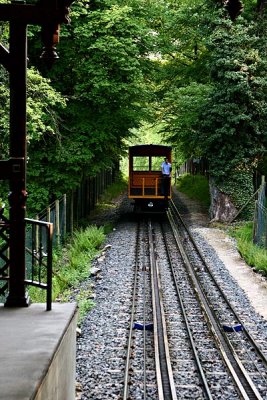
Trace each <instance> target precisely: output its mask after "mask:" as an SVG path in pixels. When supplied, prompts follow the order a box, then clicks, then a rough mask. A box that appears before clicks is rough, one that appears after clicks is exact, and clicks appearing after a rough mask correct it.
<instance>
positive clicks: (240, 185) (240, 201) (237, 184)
mask: <svg viewBox="0 0 267 400" xmlns="http://www.w3.org/2000/svg"><path fill="white" fill-rule="evenodd" d="M218 188H219V189H220V190H221V191H222V192H224V193H227V194H228V195H229V196H230V198H231V201H232V202H233V204H234V205H235V206H236V208H237V209H238V210H240V209H241V208H242V207H243V206H244V205H245V204H246V203H247V202H248V201H249V200H250V199H251V198H252V195H253V192H254V188H253V175H252V172H251V171H250V170H241V169H239V170H237V171H236V172H235V173H232V174H231V175H230V176H228V177H226V178H225V179H223V180H220V181H219V183H218ZM253 208H254V206H253V202H252V201H251V202H250V203H249V204H248V206H247V208H246V210H245V212H244V213H243V214H242V218H248V219H250V218H251V215H252V213H253Z"/></svg>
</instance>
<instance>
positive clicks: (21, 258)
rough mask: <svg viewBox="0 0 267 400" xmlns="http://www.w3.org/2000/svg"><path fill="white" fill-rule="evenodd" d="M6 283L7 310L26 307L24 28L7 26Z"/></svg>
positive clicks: (25, 28) (13, 25)
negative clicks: (8, 64) (8, 28)
mask: <svg viewBox="0 0 267 400" xmlns="http://www.w3.org/2000/svg"><path fill="white" fill-rule="evenodd" d="M9 50H10V158H11V177H10V194H9V204H10V208H9V211H10V214H9V216H10V271H9V276H10V281H9V294H8V297H7V300H6V303H5V306H7V307H22V306H25V307H27V306H28V305H29V299H28V297H27V295H26V292H25V283H24V280H25V271H26V266H25V244H26V243H25V242H26V232H25V220H24V219H25V211H26V197H27V193H26V172H25V160H26V85H27V79H26V74H27V73H26V70H27V25H26V24H25V23H22V22H19V21H16V22H13V21H11V22H10V48H9Z"/></svg>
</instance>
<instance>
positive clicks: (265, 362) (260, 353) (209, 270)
mask: <svg viewBox="0 0 267 400" xmlns="http://www.w3.org/2000/svg"><path fill="white" fill-rule="evenodd" d="M170 204H171V208H170V212H171V211H172V210H173V211H174V214H175V216H176V217H177V218H179V222H180V223H181V224H182V225H183V227H184V229H185V231H186V233H187V235H188V237H189V238H190V241H191V243H192V244H193V246H194V249H195V250H196V252H197V254H198V256H199V257H200V259H201V261H202V263H203V265H204V267H205V268H206V270H207V271H208V273H209V275H210V277H211V278H212V280H213V282H214V284H215V285H216V288H217V289H218V291H219V292H220V295H221V296H222V298H223V300H224V301H225V303H226V304H227V306H228V307H229V309H230V310H231V312H232V314H233V316H234V318H235V320H236V321H237V322H238V323H240V324H241V325H242V331H243V333H244V334H245V335H246V336H247V338H248V340H250V342H251V344H252V345H253V346H254V349H255V351H256V352H257V354H258V356H259V357H260V358H261V361H262V362H263V363H264V365H265V367H266V368H267V358H266V356H265V355H264V353H263V352H262V351H261V349H260V348H259V347H258V345H257V343H256V342H255V340H254V338H253V337H252V335H251V334H250V333H249V331H248V329H247V328H246V326H245V324H244V323H243V322H242V321H241V320H240V317H239V316H238V315H237V313H236V312H235V310H234V309H233V306H232V304H231V303H230V302H229V300H228V298H227V297H226V296H225V294H224V292H223V291H222V289H221V287H220V285H219V284H218V282H217V280H216V278H215V276H214V274H213V272H212V271H211V269H210V267H209V266H208V264H207V262H206V260H205V258H204V257H203V255H202V253H201V251H200V250H199V248H198V246H197V244H196V242H195V240H194V238H193V236H192V235H191V233H190V231H189V229H188V227H187V226H186V224H185V222H184V221H183V219H182V216H181V215H180V213H179V211H178V209H177V207H176V206H175V204H174V202H173V200H171V203H170Z"/></svg>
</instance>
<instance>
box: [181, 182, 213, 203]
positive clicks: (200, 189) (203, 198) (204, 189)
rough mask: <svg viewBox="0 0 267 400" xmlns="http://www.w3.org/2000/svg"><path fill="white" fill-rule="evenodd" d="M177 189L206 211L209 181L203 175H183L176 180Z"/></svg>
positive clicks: (208, 200) (208, 201)
mask: <svg viewBox="0 0 267 400" xmlns="http://www.w3.org/2000/svg"><path fill="white" fill-rule="evenodd" d="M177 189H178V190H179V191H180V192H182V193H184V194H186V195H187V196H188V197H189V198H191V199H195V200H197V201H199V203H200V204H202V205H203V206H204V207H206V208H207V209H208V207H209V205H210V195H209V181H208V178H207V177H205V176H203V175H190V174H184V175H182V176H180V177H179V178H178V182H177Z"/></svg>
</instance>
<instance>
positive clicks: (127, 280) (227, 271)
mask: <svg viewBox="0 0 267 400" xmlns="http://www.w3.org/2000/svg"><path fill="white" fill-rule="evenodd" d="M181 200H183V202H185V201H186V202H187V207H186V208H185V209H184V210H183V214H184V216H185V214H186V213H188V212H189V213H190V214H187V224H188V226H189V227H190V229H191V232H192V234H193V235H194V238H195V240H196V241H197V244H198V245H199V247H200V249H201V251H202V253H203V255H204V256H205V258H206V259H207V260H208V263H209V265H210V266H211V268H212V269H213V272H214V274H215V275H216V277H218V280H219V281H220V284H222V286H223V288H224V291H225V293H227V296H228V299H229V301H230V302H233V303H234V304H235V307H236V311H237V313H238V314H242V316H243V318H244V323H246V325H251V326H252V327H253V334H255V335H257V337H258V340H259V341H260V342H261V343H262V346H263V351H264V352H265V354H267V340H266V339H267V315H266V317H265V314H264V312H261V308H259V309H258V312H257V310H255V308H254V307H253V306H252V301H251V298H250V297H249V295H248V293H247V292H246V290H245V289H244V288H243V287H242V286H240V284H239V282H238V279H236V277H235V276H234V274H232V273H231V268H233V266H231V268H227V266H226V265H225V263H224V262H223V260H222V257H221V254H220V251H217V250H218V248H219V244H220V243H218V244H217V245H218V248H217V245H216V235H219V233H220V234H221V231H219V230H217V229H213V228H210V227H209V226H208V216H207V215H206V214H205V213H203V210H201V208H199V207H198V205H197V204H194V203H193V202H192V201H190V202H189V201H187V199H186V198H185V197H184V196H183V197H182V198H181V197H180V200H179V201H181ZM177 201H178V200H177ZM189 203H190V204H189ZM109 219H110V220H111V221H112V222H113V223H115V228H114V230H113V231H112V232H111V233H110V234H109V235H108V236H107V239H106V243H105V244H104V246H106V250H105V253H104V255H103V256H102V257H99V258H98V259H96V260H94V262H93V266H92V267H93V268H94V269H95V271H97V273H96V274H94V275H93V276H91V277H89V278H88V280H87V281H85V282H83V283H82V285H81V286H85V287H86V286H87V285H88V286H91V285H92V283H93V284H94V285H95V300H94V301H95V306H94V308H93V309H92V310H91V311H90V312H89V313H88V314H87V316H86V317H85V319H84V321H83V323H82V325H81V335H80V336H79V337H78V339H77V363H76V370H77V377H76V380H77V383H78V384H79V385H80V387H81V394H80V395H79V394H78V395H77V398H81V399H82V400H85V399H91V400H106V399H107V400H108V399H109V400H110V399H117V400H119V399H120V398H121V388H122V382H123V376H124V370H123V362H124V354H125V351H124V347H123V345H122V343H123V340H122V339H124V338H125V342H126V340H127V338H126V337H127V329H128V325H129V315H128V312H127V309H128V308H129V306H130V298H129V297H130V296H129V292H130V291H131V285H132V274H129V270H130V269H131V268H132V265H133V263H134V258H135V249H134V246H133V244H134V243H135V237H136V224H135V221H134V217H133V215H132V206H131V205H130V203H129V201H128V200H127V198H126V197H122V199H121V201H120V202H119V205H118V208H117V209H116V210H113V211H112V213H111V214H110V215H108V214H106V215H105V217H104V218H103V216H102V217H101V218H100V219H99V220H93V221H92V223H94V224H102V223H103V222H105V223H107V222H108V220H109ZM212 232H213V233H212ZM212 235H213V236H214V237H213V240H212V239H211V238H212ZM226 239H227V240H228V242H227V243H228V245H229V249H231V251H230V250H229V252H230V253H231V254H228V258H229V260H230V259H231V260H234V261H232V262H233V263H235V264H237V263H236V253H235V252H234V250H233V249H234V246H235V244H234V242H233V241H232V240H230V239H229V238H226ZM220 242H221V240H220ZM212 243H213V244H214V245H212ZM235 251H236V250H235ZM241 261H242V260H240V262H241ZM229 262H230V261H229ZM242 262H243V261H242ZM247 268H249V267H247ZM250 279H251V280H253V284H254V281H255V280H257V279H260V283H262V285H261V286H262V290H263V292H264V293H265V295H266V298H267V289H266V291H265V290H264V287H265V284H266V281H264V280H262V278H261V277H258V276H257V275H256V274H255V273H254V274H252V275H251V276H250ZM251 285H252V284H251ZM251 285H250V286H251ZM254 297H257V295H256V296H255V294H254ZM265 304H267V303H265ZM140 396H141V394H140ZM140 398H142V397H140ZM221 398H222V399H224V398H225V399H226V398H228V397H227V394H226V395H225V396H224V395H223V394H222V397H221ZM135 400H137V399H135Z"/></svg>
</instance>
